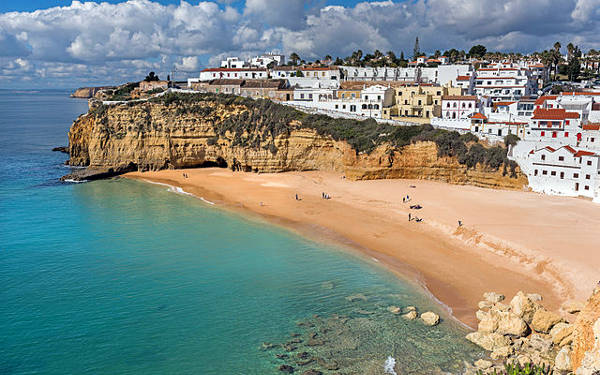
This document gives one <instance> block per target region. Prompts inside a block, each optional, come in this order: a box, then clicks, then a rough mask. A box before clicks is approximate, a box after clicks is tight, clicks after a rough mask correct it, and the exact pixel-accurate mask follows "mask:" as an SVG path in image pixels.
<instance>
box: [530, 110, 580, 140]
mask: <svg viewBox="0 0 600 375" xmlns="http://www.w3.org/2000/svg"><path fill="white" fill-rule="evenodd" d="M580 125H581V120H580V118H579V114H578V113H577V112H567V111H566V110H565V109H563V108H550V109H544V108H538V109H536V110H535V111H534V112H533V117H532V118H531V120H530V121H529V127H528V129H527V131H526V132H525V137H524V139H525V140H527V141H533V142H540V143H545V144H561V145H576V144H577V142H578V141H579V140H581V136H582V134H581V126H580Z"/></svg>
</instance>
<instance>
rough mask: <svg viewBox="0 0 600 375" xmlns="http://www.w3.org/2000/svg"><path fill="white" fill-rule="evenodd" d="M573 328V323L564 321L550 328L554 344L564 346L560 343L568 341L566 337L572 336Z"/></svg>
mask: <svg viewBox="0 0 600 375" xmlns="http://www.w3.org/2000/svg"><path fill="white" fill-rule="evenodd" d="M573 329H574V327H573V325H572V324H569V323H564V322H561V323H557V324H556V325H555V326H554V327H552V329H551V330H550V336H552V342H553V343H554V345H559V346H564V345H560V344H561V343H563V342H565V343H566V340H565V339H566V338H568V337H569V336H571V334H572V333H573Z"/></svg>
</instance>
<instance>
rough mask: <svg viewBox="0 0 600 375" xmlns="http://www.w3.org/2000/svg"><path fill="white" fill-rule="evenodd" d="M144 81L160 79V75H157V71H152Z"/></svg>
mask: <svg viewBox="0 0 600 375" xmlns="http://www.w3.org/2000/svg"><path fill="white" fill-rule="evenodd" d="M144 81H146V82H154V81H160V79H159V78H158V76H157V75H156V73H154V72H150V73H149V74H148V75H147V76H146V78H144Z"/></svg>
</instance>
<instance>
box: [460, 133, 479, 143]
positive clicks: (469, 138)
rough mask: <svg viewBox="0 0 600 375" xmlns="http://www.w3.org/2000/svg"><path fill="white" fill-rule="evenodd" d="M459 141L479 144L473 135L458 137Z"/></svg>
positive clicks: (466, 134) (467, 134)
mask: <svg viewBox="0 0 600 375" xmlns="http://www.w3.org/2000/svg"><path fill="white" fill-rule="evenodd" d="M460 139H461V140H462V141H463V142H465V143H471V142H479V138H477V136H476V135H475V134H473V133H465V134H462V135H461V136H460Z"/></svg>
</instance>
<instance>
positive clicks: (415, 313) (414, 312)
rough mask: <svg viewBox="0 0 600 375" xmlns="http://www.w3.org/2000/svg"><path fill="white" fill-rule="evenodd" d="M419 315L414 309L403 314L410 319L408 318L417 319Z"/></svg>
mask: <svg viewBox="0 0 600 375" xmlns="http://www.w3.org/2000/svg"><path fill="white" fill-rule="evenodd" d="M417 316H418V314H417V312H416V311H414V310H413V311H409V312H407V313H406V314H404V315H402V317H403V318H404V319H408V320H415V319H417Z"/></svg>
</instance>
